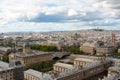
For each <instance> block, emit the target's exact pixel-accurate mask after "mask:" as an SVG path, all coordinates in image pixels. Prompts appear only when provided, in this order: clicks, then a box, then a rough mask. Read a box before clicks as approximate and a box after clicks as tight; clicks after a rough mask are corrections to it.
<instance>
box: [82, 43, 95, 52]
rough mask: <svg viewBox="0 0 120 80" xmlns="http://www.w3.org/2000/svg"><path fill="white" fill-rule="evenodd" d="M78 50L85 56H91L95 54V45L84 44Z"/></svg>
mask: <svg viewBox="0 0 120 80" xmlns="http://www.w3.org/2000/svg"><path fill="white" fill-rule="evenodd" d="M80 50H81V51H83V52H84V53H86V54H93V53H95V45H94V44H93V43H88V42H86V43H84V44H83V45H82V46H81V47H80Z"/></svg>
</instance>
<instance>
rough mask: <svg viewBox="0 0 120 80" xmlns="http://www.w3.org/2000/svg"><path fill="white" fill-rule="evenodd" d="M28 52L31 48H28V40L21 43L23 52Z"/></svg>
mask: <svg viewBox="0 0 120 80" xmlns="http://www.w3.org/2000/svg"><path fill="white" fill-rule="evenodd" d="M30 52H31V49H30V45H29V42H26V43H25V44H24V45H23V53H25V54H29V53H30Z"/></svg>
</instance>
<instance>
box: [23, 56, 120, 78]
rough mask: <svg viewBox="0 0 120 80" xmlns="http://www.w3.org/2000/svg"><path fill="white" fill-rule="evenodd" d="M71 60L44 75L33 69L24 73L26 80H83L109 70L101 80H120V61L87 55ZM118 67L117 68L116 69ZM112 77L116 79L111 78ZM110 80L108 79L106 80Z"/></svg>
mask: <svg viewBox="0 0 120 80" xmlns="http://www.w3.org/2000/svg"><path fill="white" fill-rule="evenodd" d="M71 60H72V63H73V64H71V63H69V62H71V61H70V60H62V62H61V61H59V62H57V63H55V64H54V66H53V71H49V72H46V73H42V72H39V71H35V70H32V69H29V70H26V71H25V72H24V77H25V80H83V79H86V78H89V77H91V76H94V75H96V74H99V73H101V72H102V71H104V70H108V76H104V79H103V78H101V79H100V78H99V80H118V79H119V76H120V70H119V69H118V68H119V65H120V60H118V59H114V58H112V59H111V58H104V57H95V56H85V55H71ZM116 67H117V68H116ZM115 68H116V69H115ZM110 75H112V76H113V77H114V78H110ZM108 77H109V78H108ZM105 78H108V79H105Z"/></svg>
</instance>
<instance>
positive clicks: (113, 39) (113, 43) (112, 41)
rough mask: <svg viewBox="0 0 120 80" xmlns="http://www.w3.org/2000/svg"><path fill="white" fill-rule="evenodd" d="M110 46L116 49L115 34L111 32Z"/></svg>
mask: <svg viewBox="0 0 120 80" xmlns="http://www.w3.org/2000/svg"><path fill="white" fill-rule="evenodd" d="M111 43H112V46H114V47H116V36H115V33H113V32H112V39H111Z"/></svg>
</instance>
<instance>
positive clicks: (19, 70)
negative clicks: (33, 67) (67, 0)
mask: <svg viewBox="0 0 120 80" xmlns="http://www.w3.org/2000/svg"><path fill="white" fill-rule="evenodd" d="M23 72H24V70H23V65H21V63H20V62H19V61H15V60H14V61H10V63H6V62H3V61H0V80H24V73H23Z"/></svg>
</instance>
